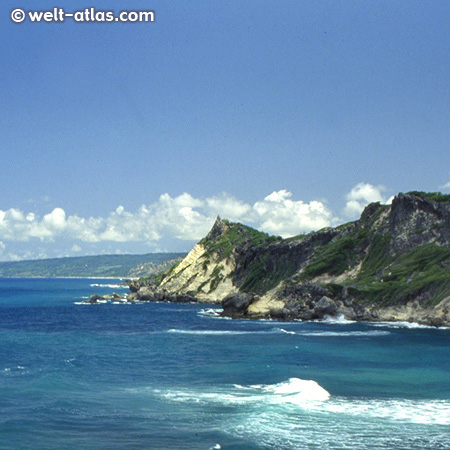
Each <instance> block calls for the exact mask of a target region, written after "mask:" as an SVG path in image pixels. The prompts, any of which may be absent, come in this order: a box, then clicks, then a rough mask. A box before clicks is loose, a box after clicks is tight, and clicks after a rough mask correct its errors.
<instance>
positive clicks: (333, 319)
mask: <svg viewBox="0 0 450 450" xmlns="http://www.w3.org/2000/svg"><path fill="white" fill-rule="evenodd" d="M319 322H321V323H327V324H331V325H350V324H352V323H356V321H355V320H349V319H346V318H345V317H344V315H343V314H339V315H338V316H325V317H324V318H323V319H322V320H320V321H319Z"/></svg>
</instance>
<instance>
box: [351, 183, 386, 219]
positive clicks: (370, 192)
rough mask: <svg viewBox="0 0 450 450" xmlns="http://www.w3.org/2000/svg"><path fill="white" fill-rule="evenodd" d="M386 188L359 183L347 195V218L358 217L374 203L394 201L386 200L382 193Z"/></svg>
mask: <svg viewBox="0 0 450 450" xmlns="http://www.w3.org/2000/svg"><path fill="white" fill-rule="evenodd" d="M385 190H386V188H385V187H384V186H374V185H372V184H369V183H358V184H357V185H356V186H355V187H353V189H352V190H351V191H350V192H349V193H348V194H347V195H346V200H347V203H346V205H345V209H344V213H345V215H346V216H347V217H351V218H356V217H358V216H359V215H360V214H361V213H362V211H363V209H364V208H365V207H366V206H367V205H368V204H369V203H372V202H380V203H388V202H389V201H392V199H385V198H384V197H383V194H382V192H383V191H385Z"/></svg>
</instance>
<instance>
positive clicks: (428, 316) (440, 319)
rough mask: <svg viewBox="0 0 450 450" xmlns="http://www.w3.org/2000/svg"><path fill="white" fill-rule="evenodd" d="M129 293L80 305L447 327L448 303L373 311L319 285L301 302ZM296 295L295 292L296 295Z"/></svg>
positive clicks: (306, 289) (147, 289) (133, 288)
mask: <svg viewBox="0 0 450 450" xmlns="http://www.w3.org/2000/svg"><path fill="white" fill-rule="evenodd" d="M126 284H128V286H129V288H130V292H129V293H127V294H126V295H125V296H122V295H120V294H117V293H116V292H113V293H112V294H108V295H102V296H100V295H97V294H93V295H91V296H90V298H89V299H87V300H85V301H84V302H83V303H86V304H100V303H109V302H111V303H131V304H134V303H140V302H168V303H201V304H208V305H221V306H222V309H223V311H222V312H221V314H220V315H221V316H222V317H230V318H233V319H256V320H258V319H271V320H279V321H298V320H301V321H316V320H318V321H320V320H327V319H338V318H340V319H342V320H347V321H355V322H405V323H417V324H419V325H426V326H432V327H450V321H449V320H448V316H447V314H448V312H449V311H450V299H449V300H447V301H445V302H441V303H440V304H439V305H437V306H435V307H428V308H427V307H422V306H421V305H420V304H419V302H417V301H414V302H409V303H406V304H404V305H396V306H386V307H379V306H378V307H376V306H374V305H371V304H367V305H363V304H361V303H359V302H357V301H355V300H354V299H351V298H348V299H347V300H344V301H342V300H335V299H333V298H330V296H328V295H330V291H329V290H328V289H326V288H325V287H323V286H320V285H314V284H310V285H305V286H302V293H303V300H302V302H299V301H298V300H297V299H296V298H293V297H291V298H289V297H288V298H284V299H283V300H280V299H272V301H271V302H270V301H269V302H264V301H262V300H263V299H261V297H260V296H259V295H255V294H248V293H242V292H241V293H239V292H238V293H233V294H229V295H227V296H226V297H225V298H223V299H222V300H221V301H217V300H213V301H205V300H204V299H201V300H199V299H198V298H196V297H195V296H194V295H188V294H182V295H175V294H172V293H169V292H167V291H162V292H161V291H158V290H157V288H155V287H154V286H153V287H151V286H148V285H147V286H141V285H140V283H139V282H138V281H136V280H128V281H127V282H126ZM296 294H297V295H298V292H297V293H296ZM291 295H292V294H291Z"/></svg>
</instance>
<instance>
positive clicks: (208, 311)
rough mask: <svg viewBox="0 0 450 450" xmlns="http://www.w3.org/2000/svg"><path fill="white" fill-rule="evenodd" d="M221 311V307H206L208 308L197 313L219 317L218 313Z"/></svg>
mask: <svg viewBox="0 0 450 450" xmlns="http://www.w3.org/2000/svg"><path fill="white" fill-rule="evenodd" d="M221 313H223V309H222V308H208V309H201V310H200V311H199V312H198V313H197V314H198V315H199V316H206V317H221V316H220V314H221Z"/></svg>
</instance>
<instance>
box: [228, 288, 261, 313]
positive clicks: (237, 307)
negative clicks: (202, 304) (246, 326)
mask: <svg viewBox="0 0 450 450" xmlns="http://www.w3.org/2000/svg"><path fill="white" fill-rule="evenodd" d="M253 301H254V296H252V295H250V294H246V293H243V292H241V293H236V294H229V295H227V296H226V297H225V298H224V299H223V300H222V308H223V315H224V316H229V317H237V316H245V315H246V314H247V311H248V307H249V306H250V304H251V303H252V302H253Z"/></svg>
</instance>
